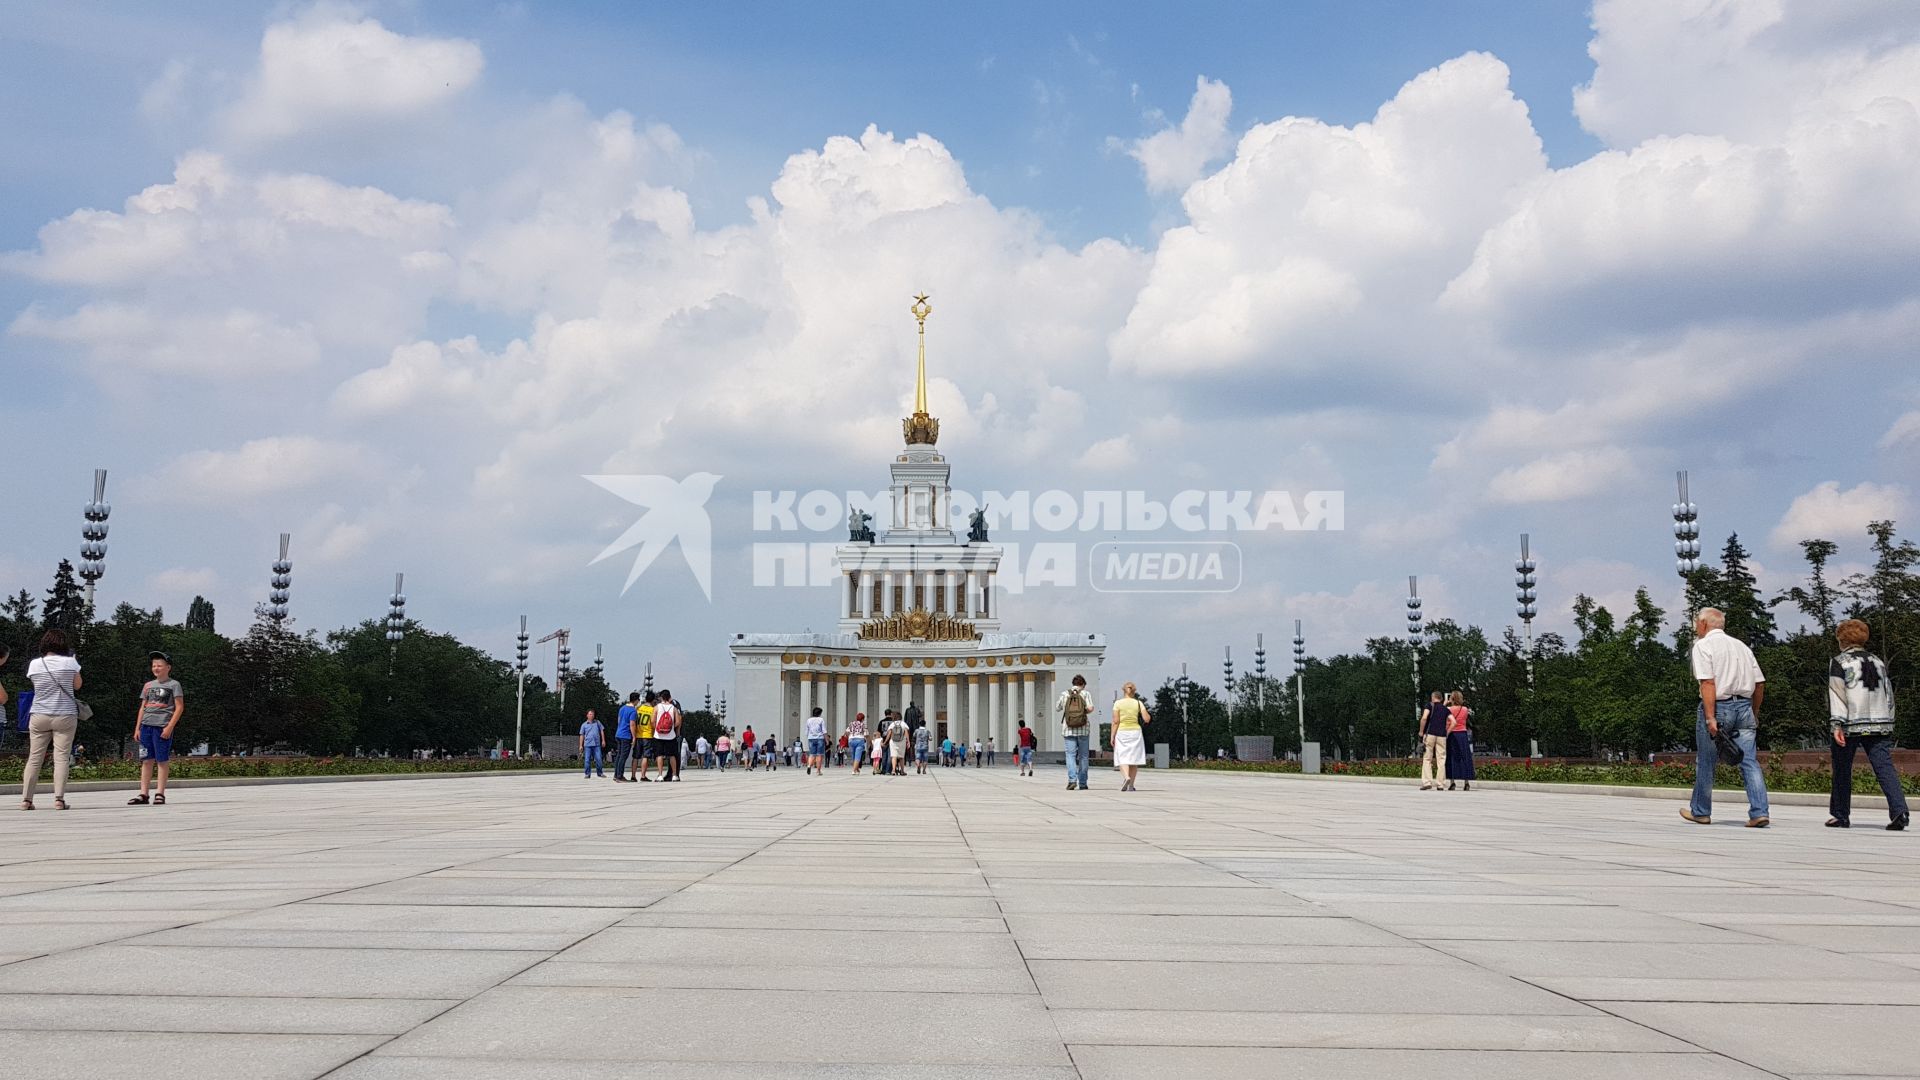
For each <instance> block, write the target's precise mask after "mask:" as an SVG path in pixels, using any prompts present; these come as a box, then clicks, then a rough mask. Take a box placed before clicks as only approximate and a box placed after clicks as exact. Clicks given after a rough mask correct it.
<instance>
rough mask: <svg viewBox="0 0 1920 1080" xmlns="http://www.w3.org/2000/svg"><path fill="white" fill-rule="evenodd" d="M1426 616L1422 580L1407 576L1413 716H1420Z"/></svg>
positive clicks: (1410, 575) (1408, 640) (1408, 637)
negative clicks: (1421, 670) (1422, 597)
mask: <svg viewBox="0 0 1920 1080" xmlns="http://www.w3.org/2000/svg"><path fill="white" fill-rule="evenodd" d="M1424 620H1425V616H1423V615H1422V614H1421V613H1420V579H1419V578H1418V577H1417V576H1415V575H1412V574H1408V575H1407V644H1409V645H1411V646H1413V714H1414V716H1415V717H1416V718H1417V717H1418V716H1419V715H1420V705H1421V701H1420V650H1421V648H1422V647H1424V646H1425V645H1426V643H1427V638H1426V626H1425V622H1424Z"/></svg>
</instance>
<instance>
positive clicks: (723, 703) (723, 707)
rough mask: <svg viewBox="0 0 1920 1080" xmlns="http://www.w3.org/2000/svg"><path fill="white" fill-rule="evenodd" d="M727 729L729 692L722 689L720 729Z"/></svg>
mask: <svg viewBox="0 0 1920 1080" xmlns="http://www.w3.org/2000/svg"><path fill="white" fill-rule="evenodd" d="M726 729H727V692H726V691H725V690H722V691H720V730H722V731H725V730H726Z"/></svg>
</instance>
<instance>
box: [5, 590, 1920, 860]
mask: <svg viewBox="0 0 1920 1080" xmlns="http://www.w3.org/2000/svg"><path fill="white" fill-rule="evenodd" d="M1725 626H1726V617H1725V615H1724V614H1723V613H1721V612H1720V611H1718V610H1716V609H1714V608H1703V609H1702V610H1701V611H1700V612H1699V614H1698V615H1697V616H1696V617H1695V621H1694V643H1693V651H1692V666H1693V675H1694V678H1695V679H1696V680H1697V682H1698V683H1699V688H1700V703H1699V706H1698V708H1697V717H1696V724H1695V731H1694V742H1695V752H1696V757H1695V770H1696V772H1695V783H1694V789H1693V796H1692V799H1691V801H1690V803H1689V805H1688V806H1687V807H1686V808H1684V809H1682V810H1681V811H1680V816H1681V817H1683V818H1685V819H1686V820H1687V821H1690V822H1693V823H1696V824H1700V825H1706V824H1710V823H1711V821H1712V812H1713V777H1714V770H1715V768H1716V766H1717V765H1718V764H1720V763H1721V762H1722V761H1725V762H1726V763H1727V764H1730V765H1736V766H1738V768H1739V772H1740V777H1741V782H1742V784H1743V786H1744V787H1745V789H1746V795H1747V826H1748V827H1749V828H1766V827H1767V826H1768V825H1769V824H1770V821H1771V816H1770V813H1769V808H1768V801H1767V790H1766V780H1765V774H1764V773H1763V772H1762V769H1761V766H1760V762H1759V758H1758V753H1757V750H1758V748H1757V745H1756V742H1755V735H1756V732H1757V731H1758V728H1759V717H1760V707H1761V703H1762V701H1763V700H1764V697H1765V691H1766V676H1765V675H1764V674H1763V673H1762V672H1761V670H1760V665H1759V662H1758V661H1757V660H1756V659H1755V658H1754V655H1753V650H1751V649H1750V648H1748V647H1747V645H1746V644H1745V643H1744V642H1741V641H1738V640H1736V639H1734V638H1732V637H1730V636H1728V635H1727V633H1726V631H1725ZM1835 634H1836V637H1837V638H1838V643H1839V646H1840V652H1839V654H1838V655H1836V656H1835V657H1834V658H1833V660H1832V662H1831V664H1830V665H1829V667H1828V678H1827V699H1828V705H1829V709H1828V712H1829V716H1830V728H1829V749H1830V751H1831V755H1832V764H1833V784H1832V789H1831V795H1830V798H1829V804H1828V807H1829V810H1830V812H1831V816H1830V817H1829V819H1828V821H1827V825H1828V827H1830V828H1838V829H1845V828H1850V827H1851V826H1852V805H1853V802H1852V797H1853V767H1854V762H1855V758H1856V755H1857V754H1860V753H1864V754H1865V755H1866V758H1867V763H1868V765H1869V767H1871V768H1872V770H1873V774H1874V777H1875V779H1876V780H1877V781H1878V782H1879V784H1880V788H1881V791H1882V792H1883V793H1884V794H1885V796H1886V800H1887V809H1888V824H1887V828H1888V829H1890V830H1894V831H1899V830H1903V829H1905V828H1906V827H1907V825H1908V823H1909V814H1908V808H1907V801H1906V795H1905V793H1904V791H1903V790H1902V787H1901V779H1900V774H1899V772H1898V771H1897V770H1896V769H1895V767H1894V764H1893V756H1892V751H1893V732H1894V696H1893V687H1892V682H1891V680H1890V678H1889V677H1888V675H1887V667H1886V662H1885V661H1884V660H1882V659H1881V658H1880V657H1878V656H1876V655H1874V654H1873V653H1871V652H1868V651H1867V648H1866V643H1867V640H1868V636H1869V631H1868V627H1867V625H1866V624H1865V623H1864V622H1862V621H1860V620H1858V619H1848V620H1846V621H1845V622H1842V623H1840V624H1839V625H1838V626H1837V627H1836V628H1835ZM8 659H9V657H8V655H7V651H6V649H5V648H4V647H3V646H0V666H4V665H5V664H6V663H7V661H8ZM148 659H149V662H150V665H151V674H152V676H153V677H152V678H151V679H149V680H147V681H146V682H145V683H144V684H143V685H142V686H141V688H140V692H139V695H138V697H137V698H136V699H134V700H133V701H132V710H131V711H132V716H131V720H132V734H131V742H132V743H133V745H134V746H135V747H136V748H137V749H136V752H137V753H138V755H139V759H140V763H141V764H140V790H139V794H137V795H135V796H134V797H133V798H131V799H129V800H128V804H129V805H136V806H141V805H164V804H165V803H166V801H167V776H168V772H169V762H170V761H171V759H172V754H173V738H174V731H175V729H176V728H177V727H178V726H179V724H180V719H181V717H182V716H183V715H184V714H185V711H186V703H185V698H186V692H185V690H184V688H183V687H182V686H181V684H180V682H179V680H177V679H176V678H174V674H173V661H172V659H171V658H170V657H169V656H168V655H167V654H166V653H163V652H154V653H151V654H149V657H148ZM27 676H28V679H29V681H30V682H31V683H32V685H33V689H32V691H31V694H32V698H31V700H30V701H29V702H27V703H26V704H25V711H26V713H27V718H28V724H27V730H28V733H29V749H28V754H27V761H26V766H25V769H24V770H23V772H22V774H21V787H20V790H21V800H20V808H21V809H23V810H32V809H34V795H35V791H36V789H37V787H38V784H39V780H40V773H41V770H42V768H43V767H44V766H45V765H46V764H47V763H48V762H49V761H51V763H52V766H53V806H54V808H55V809H57V810H65V809H67V808H68V802H67V798H66V789H67V777H68V772H69V768H70V766H71V764H72V760H73V740H74V735H75V733H76V731H77V730H78V727H79V724H80V721H81V720H82V719H83V718H85V717H89V716H91V715H92V709H91V708H89V707H88V705H87V703H86V702H85V701H82V700H81V699H80V696H79V695H80V691H81V689H82V687H83V686H84V685H85V683H84V676H83V675H82V671H81V664H80V661H79V660H78V659H77V658H76V657H75V656H74V654H73V649H72V647H71V645H70V644H69V642H68V638H67V635H66V633H65V632H64V631H62V630H59V629H57V628H56V629H50V630H47V631H46V632H45V633H44V634H43V635H42V636H41V638H40V642H39V655H38V656H36V657H34V658H33V659H32V660H31V662H30V663H29V664H28V665H27ZM5 694H6V692H5V690H4V688H0V704H4V703H5V700H6V697H5ZM1094 711H1095V710H1094V701H1093V697H1092V695H1091V694H1090V693H1089V692H1088V691H1087V685H1086V679H1085V677H1084V676H1080V675H1076V676H1074V677H1073V681H1072V684H1071V685H1070V686H1068V687H1067V689H1065V690H1063V691H1061V693H1060V696H1059V698H1058V699H1057V700H1056V701H1055V702H1054V703H1053V713H1054V715H1055V717H1056V718H1057V719H1058V721H1059V724H1060V738H1061V743H1062V746H1063V747H1064V749H1065V757H1066V771H1067V788H1068V789H1069V790H1077V791H1085V790H1087V789H1088V783H1087V780H1088V776H1087V773H1088V763H1089V759H1090V757H1091V751H1092V744H1093V742H1094V740H1095V739H1096V737H1097V732H1098V727H1097V725H1096V724H1095V723H1094V721H1093V717H1094ZM1472 716H1473V714H1472V711H1471V710H1470V709H1468V708H1467V705H1466V700H1465V696H1464V695H1463V694H1462V693H1461V692H1459V691H1457V690H1456V691H1453V692H1452V693H1450V694H1445V695H1443V694H1440V693H1437V692H1436V693H1434V694H1433V696H1432V698H1431V700H1430V701H1429V703H1428V705H1427V707H1426V709H1425V710H1424V711H1423V712H1422V713H1421V716H1420V723H1419V729H1418V732H1417V739H1418V742H1419V744H1420V750H1421V752H1420V781H1421V783H1420V787H1421V789H1422V790H1432V791H1438V790H1443V789H1442V788H1441V787H1440V785H1441V783H1442V781H1444V782H1445V783H1446V788H1445V789H1444V790H1449V791H1451V790H1454V785H1455V784H1456V783H1458V784H1461V785H1463V786H1464V788H1465V789H1466V790H1472V787H1473V779H1474V768H1473V734H1472V726H1471V725H1472ZM1152 719H1153V718H1152V716H1151V714H1150V713H1149V712H1148V710H1147V707H1146V703H1145V702H1144V701H1143V700H1141V698H1140V693H1139V689H1138V688H1137V687H1136V686H1135V685H1134V684H1133V683H1131V682H1129V683H1127V684H1126V685H1125V686H1124V687H1123V688H1122V692H1121V695H1120V697H1119V698H1118V699H1117V700H1116V701H1115V702H1114V703H1113V710H1112V729H1111V730H1112V742H1111V745H1112V750H1113V760H1114V765H1115V767H1116V768H1118V769H1119V771H1120V773H1121V786H1120V790H1122V791H1134V790H1137V788H1136V784H1137V782H1138V777H1139V770H1140V767H1141V766H1143V765H1145V764H1146V728H1147V726H1148V725H1149V724H1150V723H1151V722H1152ZM683 729H684V720H683V717H682V715H681V710H680V706H679V704H678V703H677V702H675V701H674V698H673V693H672V691H670V690H660V691H657V692H652V691H649V692H647V693H644V694H643V693H641V692H639V691H635V692H633V693H632V694H629V695H628V697H627V702H626V704H624V705H622V706H621V707H620V710H619V714H618V715H617V716H616V718H615V722H614V728H613V732H612V735H611V737H609V735H608V732H607V729H606V726H605V725H604V724H603V723H602V722H601V720H600V719H599V718H598V717H597V716H596V715H595V714H594V712H593V711H592V710H589V711H588V712H587V714H586V720H585V722H584V723H582V724H581V726H580V732H579V750H580V758H581V762H582V768H583V772H584V775H586V776H587V777H589V778H591V777H595V776H598V777H605V776H606V774H607V768H608V766H611V767H612V770H613V779H614V781H615V782H616V783H654V782H661V783H674V782H677V781H678V780H680V778H681V771H682V769H684V768H686V767H689V766H692V767H695V768H700V769H716V770H719V771H722V772H724V771H726V770H728V769H730V768H731V769H745V770H747V771H749V772H752V771H755V770H758V769H762V768H764V769H766V770H767V771H769V772H771V771H775V770H778V769H779V768H781V767H782V766H783V765H784V766H786V767H789V768H791V767H793V766H795V765H796V764H797V765H798V766H799V767H801V768H803V769H804V770H806V772H807V774H809V775H814V776H824V775H825V774H826V770H827V769H829V768H836V769H838V768H849V767H850V768H851V769H852V771H853V774H854V775H856V776H857V775H859V774H861V773H862V772H864V771H866V769H867V767H868V766H869V765H871V766H872V769H873V774H874V775H877V776H902V775H906V774H907V773H908V771H909V770H911V771H912V772H913V773H915V774H919V775H924V774H926V773H927V771H928V770H929V768H965V767H966V766H967V765H968V763H969V759H971V763H972V765H973V767H974V768H984V767H990V766H993V765H995V764H996V763H997V761H996V759H997V755H998V748H997V747H995V745H994V740H993V739H992V738H991V737H989V738H987V739H985V740H984V741H982V740H979V739H976V740H974V741H973V742H972V743H970V744H969V743H966V742H963V741H960V740H956V739H953V738H951V737H949V736H946V735H942V736H941V737H940V739H939V740H938V742H935V740H934V732H933V730H932V728H931V727H930V726H929V725H928V724H927V720H926V715H925V713H924V712H923V711H922V710H921V708H920V706H919V704H918V703H917V702H915V703H909V704H908V706H907V708H906V709H905V711H896V710H894V709H886V710H884V711H883V712H882V714H881V716H880V717H879V718H878V719H877V720H876V721H875V722H874V723H873V724H871V725H869V723H868V721H867V717H866V714H865V713H859V714H856V715H855V716H854V717H853V719H852V720H851V721H850V722H849V723H848V725H847V727H846V730H844V731H842V732H840V733H839V734H838V736H837V737H835V736H833V735H832V734H831V732H830V731H829V728H828V724H827V720H826V718H825V716H824V715H823V710H821V709H819V708H814V709H813V710H812V712H811V713H810V715H808V716H807V717H805V718H804V719H803V720H802V722H801V725H800V731H801V735H800V738H798V739H796V740H791V741H789V742H788V743H787V744H785V745H784V746H783V745H782V744H781V743H780V741H779V738H778V737H777V736H774V735H768V736H766V737H764V738H763V737H761V736H759V735H756V734H755V732H754V730H753V728H752V726H750V725H749V726H747V727H745V728H743V729H742V730H740V731H739V732H738V733H737V734H736V733H735V732H734V731H733V729H731V728H729V729H725V730H723V731H722V732H721V733H720V734H719V735H718V736H716V737H715V738H713V739H712V740H709V739H708V738H707V736H706V735H705V734H701V735H698V736H697V737H695V738H694V739H692V740H688V739H687V738H686V736H685V731H684V730H683ZM1037 746H1038V740H1037V738H1036V737H1035V735H1034V731H1033V729H1032V728H1030V727H1028V726H1027V723H1026V721H1025V720H1021V721H1020V722H1019V728H1018V731H1017V733H1016V736H1015V745H1014V746H1013V747H1012V748H1011V749H1012V752H1013V758H1014V761H1015V764H1016V765H1017V766H1018V768H1019V775H1021V776H1023V777H1025V776H1032V775H1034V765H1033V755H1034V750H1035V749H1036V748H1037Z"/></svg>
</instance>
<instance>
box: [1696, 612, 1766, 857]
mask: <svg viewBox="0 0 1920 1080" xmlns="http://www.w3.org/2000/svg"><path fill="white" fill-rule="evenodd" d="M1726 625H1727V617H1726V615H1725V614H1724V613H1722V612H1721V611H1720V609H1719V608H1701V609H1700V614H1698V615H1696V616H1694V619H1693V677H1694V679H1696V680H1697V681H1698V682H1699V683H1700V706H1699V709H1698V710H1697V712H1696V719H1695V721H1694V729H1693V743H1694V747H1695V750H1696V753H1695V756H1694V777H1693V802H1692V805H1690V806H1689V807H1688V808H1687V809H1685V810H1682V811H1680V816H1681V817H1683V818H1685V819H1687V820H1688V821H1691V822H1693V823H1694V824H1695V825H1708V824H1711V823H1712V822H1713V770H1714V766H1716V765H1718V764H1719V762H1720V751H1719V748H1718V747H1716V746H1715V745H1714V743H1713V740H1714V738H1715V737H1716V736H1718V735H1719V734H1720V730H1721V729H1722V728H1725V729H1726V732H1727V735H1728V737H1729V738H1731V739H1732V740H1733V742H1734V743H1735V744H1736V745H1737V746H1739V748H1740V782H1741V784H1742V785H1744V786H1745V787H1746V789H1747V828H1749V829H1764V828H1766V827H1767V783H1766V778H1765V777H1764V776H1763V775H1761V772H1760V760H1759V753H1758V750H1759V747H1758V746H1757V745H1756V743H1755V736H1756V735H1757V733H1758V730H1759V727H1760V700H1761V698H1762V697H1763V696H1764V695H1765V693H1766V689H1767V682H1766V676H1765V675H1764V674H1762V673H1761V671H1760V662H1759V661H1757V660H1755V659H1754V658H1753V650H1752V649H1749V648H1747V645H1746V643H1745V642H1743V641H1740V640H1737V639H1735V638H1731V637H1728V636H1727V633H1726V629H1725V628H1726Z"/></svg>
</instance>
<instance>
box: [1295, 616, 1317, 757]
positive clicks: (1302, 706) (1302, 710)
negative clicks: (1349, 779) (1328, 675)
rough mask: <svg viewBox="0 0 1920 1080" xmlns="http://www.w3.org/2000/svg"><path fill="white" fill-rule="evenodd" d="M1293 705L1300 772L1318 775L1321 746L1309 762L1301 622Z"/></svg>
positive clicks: (1304, 644)
mask: <svg viewBox="0 0 1920 1080" xmlns="http://www.w3.org/2000/svg"><path fill="white" fill-rule="evenodd" d="M1293 704H1294V708H1295V710H1296V716H1297V719H1298V722H1299V724H1300V771H1301V772H1306V773H1317V772H1319V771H1320V744H1319V743H1315V744H1314V745H1313V754H1312V757H1311V760H1309V757H1308V754H1307V637H1306V634H1304V633H1303V632H1302V631H1301V629H1300V620H1299V619H1295V620H1293Z"/></svg>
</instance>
